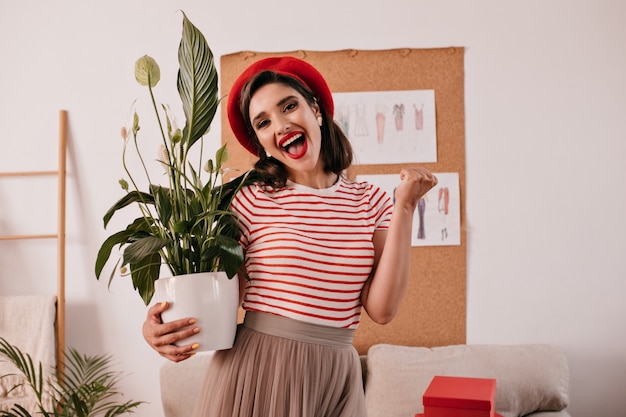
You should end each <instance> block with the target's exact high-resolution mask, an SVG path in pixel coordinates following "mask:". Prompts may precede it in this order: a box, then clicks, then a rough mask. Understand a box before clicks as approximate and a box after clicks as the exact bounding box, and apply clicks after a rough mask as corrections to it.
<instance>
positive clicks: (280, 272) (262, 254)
mask: <svg viewBox="0 0 626 417" xmlns="http://www.w3.org/2000/svg"><path fill="white" fill-rule="evenodd" d="M232 210H233V211H234V212H235V213H236V214H237V216H238V218H239V221H240V223H241V227H242V237H241V242H242V244H243V247H244V250H245V252H246V268H247V271H248V274H249V276H250V281H249V282H248V285H247V287H246V290H245V293H244V301H243V308H244V309H246V310H252V311H263V312H268V313H273V314H277V315H280V316H284V317H290V318H293V319H296V320H302V321H306V322H310V323H316V324H322V325H326V326H332V327H343V328H356V327H357V326H358V324H359V320H360V317H361V300H360V296H361V289H362V288H363V285H364V284H365V281H366V280H367V278H368V277H369V275H370V272H371V268H372V265H373V263H374V246H373V243H372V237H373V235H374V231H375V230H376V229H387V228H388V227H389V221H390V218H391V212H392V203H391V200H390V198H389V196H388V195H387V194H386V193H385V192H384V191H383V190H381V189H380V188H378V187H377V186H374V185H371V184H368V183H365V182H352V181H348V180H346V179H343V178H342V179H340V180H339V181H337V183H336V184H335V185H333V186H332V187H331V188H327V189H322V190H318V189H314V188H309V187H306V186H302V185H299V184H294V183H288V184H287V186H286V187H285V188H283V189H279V190H272V189H264V188H262V187H259V186H256V185H250V186H247V187H244V188H242V189H241V190H240V192H239V193H238V194H237V196H236V197H235V199H234V201H233V204H232Z"/></svg>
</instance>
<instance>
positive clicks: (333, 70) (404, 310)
mask: <svg viewBox="0 0 626 417" xmlns="http://www.w3.org/2000/svg"><path fill="white" fill-rule="evenodd" d="M278 55H292V56H296V57H298V58H301V59H304V60H306V61H308V62H310V63H311V64H312V65H314V66H315V67H316V68H317V69H318V70H319V71H320V72H321V73H322V74H323V75H324V77H325V78H326V81H327V82H328V84H329V86H330V88H331V90H332V91H333V92H337V93H339V92H354V91H395V90H434V92H435V107H436V117H437V119H436V124H437V127H436V129H437V161H436V162H434V163H424V164H419V165H421V166H424V167H426V168H428V169H429V170H431V171H432V172H457V173H458V174H459V190H460V199H461V204H460V209H461V211H460V213H461V236H460V237H461V239H460V245H455V246H420V247H413V248H412V252H411V281H410V283H409V287H408V291H407V294H406V297H405V299H404V301H403V303H402V306H401V307H400V310H399V312H398V314H397V316H396V318H395V319H394V320H393V321H392V322H391V323H389V324H387V325H378V324H376V323H374V322H373V321H372V320H371V319H369V317H367V314H365V312H364V314H363V317H362V320H361V325H360V326H359V328H358V330H357V332H356V335H355V339H354V345H355V347H356V348H357V350H358V351H359V353H360V354H365V353H367V350H368V349H369V347H370V346H372V345H374V344H378V343H391V344H398V345H409V346H443V345H449V344H462V343H465V340H466V339H465V333H466V225H465V112H464V61H463V58H464V49H463V48H459V47H450V48H434V49H389V50H341V51H331V52H318V51H302V50H300V51H290V52H272V53H267V52H251V51H245V52H239V53H234V54H230V55H224V56H222V57H221V61H220V62H221V64H220V65H221V68H220V72H221V91H222V95H225V94H226V93H227V92H228V91H229V90H230V87H231V85H232V83H233V82H234V80H235V78H236V77H237V76H238V75H239V73H241V72H242V71H243V70H244V69H245V68H246V67H247V66H248V65H250V64H251V63H252V62H254V61H256V60H258V59H261V58H265V57H268V56H278ZM225 107H226V106H225V105H223V106H222V113H221V117H222V141H223V142H224V143H227V144H228V152H229V155H230V157H229V163H228V165H229V166H230V167H233V168H239V169H242V170H245V169H249V168H251V167H252V165H253V164H254V162H255V158H254V157H253V156H252V155H250V154H249V153H248V152H247V151H245V150H244V149H243V148H242V147H241V146H239V144H238V143H237V141H236V139H235V137H234V135H233V134H232V132H231V131H230V128H229V127H228V126H229V124H228V119H227V116H226V108H225ZM405 165H407V164H405ZM408 165H409V166H410V165H411V164H408ZM403 166H404V165H399V164H385V165H355V166H353V167H352V168H351V170H350V171H349V173H348V175H349V176H350V177H354V176H356V175H373V174H397V173H399V171H400V169H401V168H402V167H403Z"/></svg>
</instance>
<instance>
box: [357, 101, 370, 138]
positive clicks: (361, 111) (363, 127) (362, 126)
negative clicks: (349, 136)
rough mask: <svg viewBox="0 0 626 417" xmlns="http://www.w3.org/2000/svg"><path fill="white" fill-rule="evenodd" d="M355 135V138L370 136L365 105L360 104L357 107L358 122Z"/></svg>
mask: <svg viewBox="0 0 626 417" xmlns="http://www.w3.org/2000/svg"><path fill="white" fill-rule="evenodd" d="M354 135H355V136H367V135H369V133H368V130H367V123H366V122H365V104H358V105H357V106H356V120H355V122H354Z"/></svg>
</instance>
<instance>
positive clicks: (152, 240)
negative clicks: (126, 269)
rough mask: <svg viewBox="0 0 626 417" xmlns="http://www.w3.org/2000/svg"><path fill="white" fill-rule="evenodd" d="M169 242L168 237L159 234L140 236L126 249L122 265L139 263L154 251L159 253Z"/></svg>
mask: <svg viewBox="0 0 626 417" xmlns="http://www.w3.org/2000/svg"><path fill="white" fill-rule="evenodd" d="M168 242H169V240H168V239H164V238H162V237H158V236H149V235H148V236H145V237H141V238H138V239H136V240H135V241H134V242H133V243H131V244H130V245H128V246H126V249H124V261H123V263H122V265H126V264H136V263H139V262H141V261H142V260H143V259H144V258H145V257H147V256H151V255H152V254H153V253H158V252H159V251H160V250H161V249H163V246H165V245H166V244H167V243H168Z"/></svg>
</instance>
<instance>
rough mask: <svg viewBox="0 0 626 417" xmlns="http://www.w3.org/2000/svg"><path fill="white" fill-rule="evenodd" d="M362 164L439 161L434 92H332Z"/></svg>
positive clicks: (340, 120) (339, 120) (338, 118)
mask: <svg viewBox="0 0 626 417" xmlns="http://www.w3.org/2000/svg"><path fill="white" fill-rule="evenodd" d="M333 99H334V100H335V103H336V104H335V108H336V112H335V121H336V122H337V123H338V124H339V126H341V128H342V130H343V132H344V133H345V134H346V136H348V139H349V140H350V142H351V143H352V147H353V148H354V154H355V160H356V163H357V164H360V165H376V164H397V163H423V162H437V132H436V116H435V92H434V90H404V91H367V92H350V93H333Z"/></svg>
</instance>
